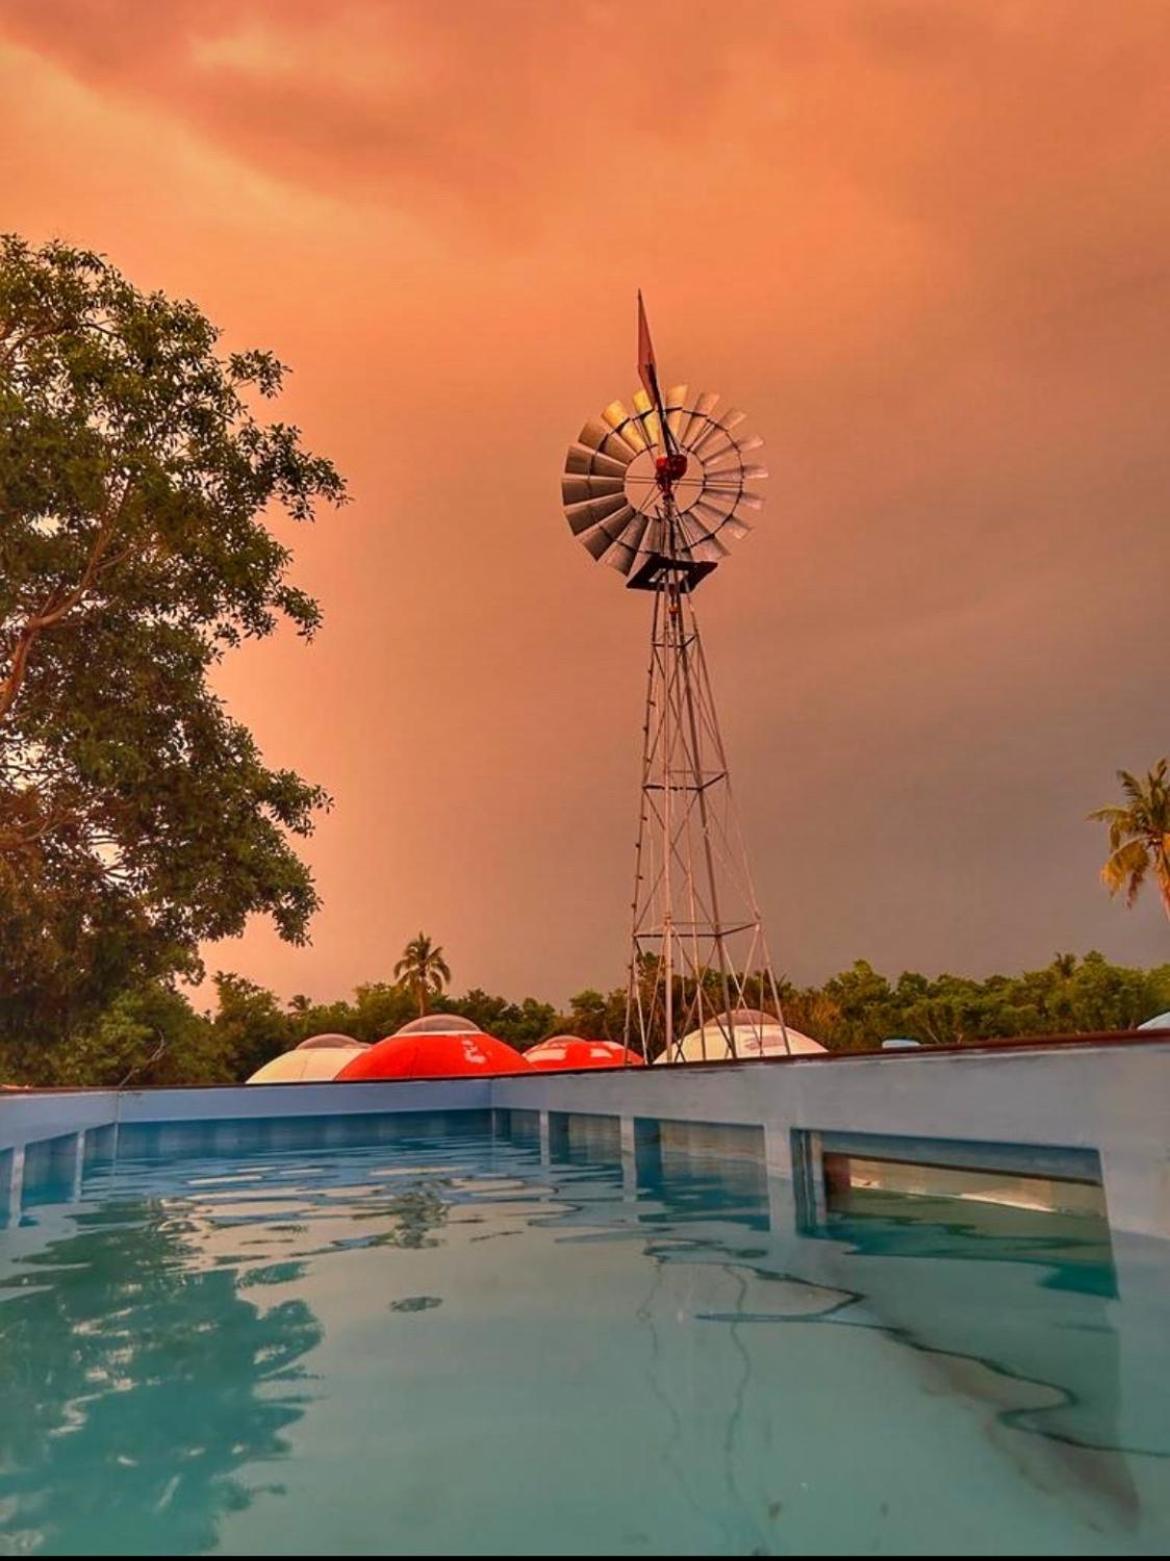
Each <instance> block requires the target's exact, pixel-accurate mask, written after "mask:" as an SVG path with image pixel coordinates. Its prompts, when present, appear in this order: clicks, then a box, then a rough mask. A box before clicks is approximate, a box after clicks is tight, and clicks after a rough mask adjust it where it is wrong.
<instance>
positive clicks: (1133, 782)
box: [1089, 759, 1170, 916]
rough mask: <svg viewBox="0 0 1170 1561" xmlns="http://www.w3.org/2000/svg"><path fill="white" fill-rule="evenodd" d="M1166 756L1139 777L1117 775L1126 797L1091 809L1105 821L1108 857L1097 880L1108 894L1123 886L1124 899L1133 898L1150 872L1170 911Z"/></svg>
mask: <svg viewBox="0 0 1170 1561" xmlns="http://www.w3.org/2000/svg"><path fill="white" fill-rule="evenodd" d="M1168 769H1170V760H1168V759H1159V760H1158V762H1157V764H1156V765H1155V766H1154V768H1153V769H1152V770H1151V771H1150V772H1149V773H1148V774H1147V775H1146V777H1145V779H1144V780H1139V779H1138V777H1137V776H1136V775H1131V774H1130V772H1129V771H1128V770H1118V772H1117V778H1118V780H1119V781H1120V782H1121V789H1122V791H1123V793H1124V794H1125V802H1124V803H1120V804H1118V803H1112V804H1110V805H1109V806H1107V807H1103V808H1097V809H1096V810H1095V811H1094V812H1092V813H1090V814H1089V817H1090V818H1091V819H1094V820H1096V821H1098V822H1100V823H1104V824H1108V825H1109V857H1108V859H1107V861H1106V863H1105V865H1104V867H1103V868H1102V869H1101V881H1102V882H1103V883H1104V885H1105V887H1106V888H1107V889H1108V890H1109V893H1110V894H1111V895H1115V894H1120V893H1122V892H1123V891H1124V893H1125V903H1126V905H1128V906H1132V905H1134V904H1135V903H1136V901H1137V898H1138V895H1139V894H1140V893H1141V891H1142V886H1143V885H1144V884H1145V881H1146V878H1147V877H1148V876H1151V875H1152V876H1153V879H1154V882H1155V884H1156V885H1157V888H1158V893H1159V894H1160V895H1161V898H1162V909H1163V910H1164V911H1165V912H1166V915H1167V916H1170V780H1168V779H1167V770H1168Z"/></svg>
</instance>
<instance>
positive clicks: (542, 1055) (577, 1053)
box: [524, 1035, 646, 1073]
mask: <svg viewBox="0 0 1170 1561" xmlns="http://www.w3.org/2000/svg"><path fill="white" fill-rule="evenodd" d="M524 1061H525V1062H526V1063H527V1064H528V1066H529V1067H530V1068H539V1069H541V1070H542V1071H543V1072H546V1073H555V1072H568V1071H569V1070H570V1069H575V1068H622V1067H629V1068H644V1067H645V1066H646V1064H645V1063H644V1062H643V1060H642V1058H641V1057H640V1056H639V1055H638V1054H637V1052H632V1051H627V1050H626V1048H625V1047H624V1046H622V1045H620V1044H619V1042H617V1041H587V1040H583V1039H582V1037H581V1036H579V1035H550V1036H549V1038H548V1040H546V1041H538V1042H537V1044H536V1045H535V1046H530V1047H529V1048H528V1050H527V1051H526V1052H525V1053H524Z"/></svg>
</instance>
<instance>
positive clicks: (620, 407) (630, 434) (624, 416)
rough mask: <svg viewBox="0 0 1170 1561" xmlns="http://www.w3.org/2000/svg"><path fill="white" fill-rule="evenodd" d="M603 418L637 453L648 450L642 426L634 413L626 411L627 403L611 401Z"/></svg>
mask: <svg viewBox="0 0 1170 1561" xmlns="http://www.w3.org/2000/svg"><path fill="white" fill-rule="evenodd" d="M601 416H602V418H603V419H604V420H605V422H607V423H608V424H609V426H610V427H611V428H612V429H613V430H614V431H615V432H616V433H617V434H618V435H620V437H621V438H622V439H624V440H625V441H626V443H627V444H628V445H631V446H632V447H633V448H634V450H635V451H637V450H644V449H645V448H646V435H645V434H644V433H643V431H642V426H641V424H640V423H639V422H638V419H637V418H636V417H635V416H634V414H633V413H632V412H627V411H626V406H625V402H623V401H611V402H610V403H609V405H608V406H607V407H606V409H605V411H604V412H603V413H602V414H601Z"/></svg>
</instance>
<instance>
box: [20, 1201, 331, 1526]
mask: <svg viewBox="0 0 1170 1561" xmlns="http://www.w3.org/2000/svg"><path fill="white" fill-rule="evenodd" d="M73 1224H74V1227H75V1229H74V1231H73V1233H72V1234H66V1235H62V1236H60V1237H57V1238H56V1239H54V1240H51V1241H50V1242H49V1243H48V1245H47V1246H45V1247H44V1248H43V1249H42V1250H39V1251H32V1252H29V1253H28V1254H27V1255H26V1256H25V1257H24V1258H23V1260H22V1261H21V1263H20V1264H19V1266H18V1267H17V1269H16V1271H15V1272H14V1273H11V1274H9V1275H7V1276H6V1277H5V1278H4V1279H3V1280H0V1285H2V1286H3V1290H2V1291H0V1294H2V1295H3V1304H0V1403H2V1404H3V1414H2V1415H0V1471H2V1474H0V1510H2V1511H3V1512H4V1514H5V1522H4V1524H3V1534H4V1539H5V1542H6V1545H7V1547H8V1548H9V1549H10V1550H11V1551H13V1552H15V1551H21V1550H39V1549H45V1550H52V1551H55V1552H58V1553H74V1554H78V1553H86V1552H87V1551H89V1550H90V1548H91V1547H92V1546H93V1545H94V1543H95V1539H96V1540H97V1543H98V1544H99V1545H100V1548H101V1550H102V1551H104V1552H107V1553H117V1552H119V1551H123V1552H127V1553H131V1554H136V1555H142V1554H147V1555H150V1554H158V1553H160V1552H161V1553H167V1552H175V1551H178V1552H183V1553H195V1552H198V1551H202V1550H206V1549H208V1548H209V1547H210V1546H211V1545H212V1544H214V1542H215V1538H216V1533H217V1527H218V1522H219V1519H220V1518H221V1517H222V1516H223V1515H224V1514H225V1513H227V1512H229V1511H231V1510H232V1509H233V1508H238V1507H241V1506H245V1505H247V1503H248V1502H249V1501H250V1500H251V1499H252V1497H253V1495H254V1493H255V1488H254V1487H253V1486H252V1485H250V1484H249V1483H247V1482H244V1481H241V1480H240V1479H239V1478H234V1477H233V1476H234V1475H235V1474H236V1472H237V1471H239V1470H241V1469H242V1468H243V1466H244V1465H246V1464H260V1463H264V1462H267V1461H271V1460H275V1459H278V1458H279V1457H280V1456H281V1454H282V1453H283V1452H284V1451H285V1450H286V1449H287V1442H286V1441H285V1439H284V1436H283V1434H282V1433H283V1432H284V1431H285V1430H286V1428H287V1427H288V1426H289V1424H290V1423H291V1422H292V1421H294V1420H295V1419H297V1417H298V1416H299V1415H300V1414H301V1413H302V1412H303V1410H302V1402H303V1397H304V1388H305V1381H304V1372H303V1369H302V1367H301V1366H300V1364H299V1363H300V1362H301V1360H302V1358H303V1356H304V1355H305V1354H306V1352H307V1351H309V1350H310V1349H311V1348H312V1347H313V1345H315V1344H316V1343H317V1342H318V1341H319V1339H320V1337H321V1329H320V1325H319V1324H318V1323H317V1321H316V1319H315V1318H314V1317H313V1314H312V1312H311V1311H310V1310H309V1308H308V1306H307V1305H306V1304H305V1302H304V1301H302V1300H296V1299H287V1300H282V1301H279V1302H277V1303H276V1304H274V1305H271V1306H263V1305H262V1304H260V1303H259V1302H257V1301H256V1300H253V1299H251V1298H250V1297H248V1296H246V1295H245V1294H244V1293H243V1292H244V1291H245V1290H246V1288H247V1286H248V1285H249V1284H250V1283H256V1282H258V1281H261V1282H262V1281H263V1280H264V1279H265V1277H270V1276H266V1275H265V1274H264V1271H262V1270H261V1271H257V1272H254V1273H251V1274H249V1273H246V1272H245V1273H240V1272H239V1271H237V1270H234V1269H231V1268H215V1267H206V1266H203V1260H202V1258H201V1253H200V1242H199V1231H198V1229H197V1227H196V1226H194V1225H193V1224H192V1222H191V1221H190V1220H189V1219H187V1218H185V1217H184V1216H183V1214H182V1213H179V1214H177V1215H176V1214H174V1213H171V1212H169V1211H168V1209H167V1207H166V1205H165V1204H164V1203H161V1202H159V1201H157V1200H152V1199H145V1198H136V1199H134V1200H130V1201H125V1202H118V1203H116V1204H111V1205H103V1206H99V1207H97V1208H86V1209H84V1210H82V1211H81V1212H79V1213H78V1214H77V1215H76V1216H75V1218H74V1220H73ZM299 1272H300V1270H299V1267H295V1268H294V1273H293V1274H290V1275H289V1276H288V1277H294V1275H295V1273H299ZM98 1536H100V1538H98Z"/></svg>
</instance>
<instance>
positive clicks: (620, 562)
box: [605, 515, 650, 575]
mask: <svg viewBox="0 0 1170 1561" xmlns="http://www.w3.org/2000/svg"><path fill="white" fill-rule="evenodd" d="M649 524H650V517H649V515H635V516H634V519H633V521H632V522H631V523H630V524H629V525H627V526H626V528H625V530H624V531H623V532H622V534H621V536H620V538H619V539H618V540H617V541H616V542H615V543H614V545H613V547H612V548H610V550H609V552H608V553H607V554H606V556H605V562H606V563H607V564H608V565H609V566H610V567H611V568H612V569H618V570H620V571H621V573H622V574H624V575H628V574H629V572H630V569H631V567H632V565H633V562H634V560H635V558H637V556H638V549H639V548H640V546H641V544H642V538H643V537H644V536H645V534H646V527H647V526H648V525H649Z"/></svg>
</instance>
